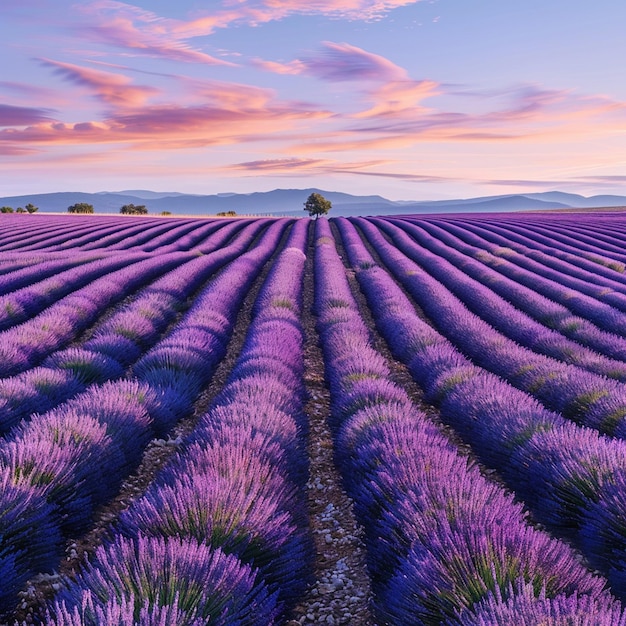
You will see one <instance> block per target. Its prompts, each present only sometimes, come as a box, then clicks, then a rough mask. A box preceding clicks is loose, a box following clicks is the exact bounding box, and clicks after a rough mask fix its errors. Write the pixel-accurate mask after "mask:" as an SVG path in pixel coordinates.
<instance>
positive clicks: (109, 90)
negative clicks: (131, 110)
mask: <svg viewBox="0 0 626 626" xmlns="http://www.w3.org/2000/svg"><path fill="white" fill-rule="evenodd" d="M41 63H42V64H43V65H45V66H47V67H51V68H53V69H54V70H55V72H56V73H57V74H60V75H61V76H63V78H65V79H66V80H68V81H70V82H72V83H74V84H75V85H79V86H81V87H85V88H87V89H89V90H90V91H91V92H93V94H94V95H95V97H96V98H98V99H99V100H102V101H103V102H106V103H107V104H111V105H115V106H131V105H133V106H137V105H140V104H143V103H144V102H145V101H146V100H147V99H148V98H149V97H150V96H154V95H156V94H158V93H159V91H158V90H157V89H154V88H153V87H146V86H135V85H132V84H131V80H130V78H128V77H127V76H123V75H121V74H114V73H112V72H103V71H101V70H94V69H91V68H86V67H80V66H78V65H74V64H72V63H61V62H60V61H52V60H50V59H41Z"/></svg>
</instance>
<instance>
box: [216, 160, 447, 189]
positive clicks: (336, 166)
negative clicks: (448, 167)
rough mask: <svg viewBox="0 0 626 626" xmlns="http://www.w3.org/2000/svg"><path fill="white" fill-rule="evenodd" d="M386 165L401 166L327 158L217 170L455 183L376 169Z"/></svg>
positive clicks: (266, 161)
mask: <svg viewBox="0 0 626 626" xmlns="http://www.w3.org/2000/svg"><path fill="white" fill-rule="evenodd" d="M388 165H395V166H399V165H401V164H398V163H396V162H393V161H385V160H375V161H372V160H369V161H356V162H340V161H336V160H331V159H298V158H284V159H263V160H259V161H246V162H243V163H235V164H232V165H227V166H224V167H222V168H220V169H222V170H224V171H236V172H247V173H249V174H250V175H255V174H273V175H280V176H333V175H355V176H375V177H380V178H390V179H396V180H404V181H409V182H416V183H433V182H434V183H440V182H448V181H452V180H458V179H456V178H451V177H444V176H433V175H426V174H414V173H406V172H398V171H389V170H380V169H378V168H380V167H381V166H383V167H384V166H388ZM373 168H376V169H373Z"/></svg>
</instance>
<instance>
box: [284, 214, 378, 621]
mask: <svg viewBox="0 0 626 626" xmlns="http://www.w3.org/2000/svg"><path fill="white" fill-rule="evenodd" d="M312 228H313V225H312V224H311V240H310V241H311V243H310V245H309V249H308V251H307V265H306V270H305V276H306V280H305V284H304V306H303V315H302V323H303V327H304V332H305V341H306V344H305V345H306V352H305V372H306V374H305V384H306V387H307V391H308V394H309V401H308V402H307V405H306V407H305V410H306V413H307V416H308V418H309V428H310V434H309V445H308V451H309V461H310V477H309V482H308V483H307V490H308V494H307V496H308V504H309V515H310V520H311V528H312V531H313V534H314V538H315V547H316V559H315V572H314V575H315V581H316V582H315V584H314V585H313V587H312V588H311V589H310V590H309V593H308V594H307V595H306V597H305V598H303V600H302V602H301V603H300V604H299V605H298V606H297V607H296V609H295V610H294V615H293V616H292V619H291V620H289V621H287V623H286V626H298V625H301V624H351V625H352V626H375V622H374V621H373V618H372V615H371V613H370V610H369V598H370V586H369V578H368V575H367V570H366V567H365V552H364V547H363V543H362V540H361V535H362V533H361V529H360V527H359V526H358V524H357V522H356V519H355V517H354V515H353V512H352V500H351V499H350V498H349V497H348V495H347V494H346V492H345V491H344V489H343V486H342V484H341V478H340V476H339V474H338V472H337V470H336V469H335V464H334V460H333V443H332V437H331V433H330V430H329V428H328V425H327V418H328V415H329V412H330V394H329V392H328V389H327V387H326V383H325V380H324V360H323V357H322V352H321V349H320V347H319V338H318V335H317V329H316V327H315V323H316V318H315V316H314V315H313V312H312V311H313V300H314V294H313V290H314V285H313V256H314V250H313V244H312V233H313V230H312Z"/></svg>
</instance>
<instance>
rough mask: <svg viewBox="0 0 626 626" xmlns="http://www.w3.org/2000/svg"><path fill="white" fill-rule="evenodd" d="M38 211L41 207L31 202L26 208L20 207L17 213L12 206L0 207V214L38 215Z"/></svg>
mask: <svg viewBox="0 0 626 626" xmlns="http://www.w3.org/2000/svg"><path fill="white" fill-rule="evenodd" d="M38 210H39V207H38V206H35V205H34V204H32V203H30V202H29V203H28V204H27V205H26V206H24V207H21V206H18V207H17V209H15V211H14V210H13V207H10V206H3V207H0V213H36V212H37V211H38Z"/></svg>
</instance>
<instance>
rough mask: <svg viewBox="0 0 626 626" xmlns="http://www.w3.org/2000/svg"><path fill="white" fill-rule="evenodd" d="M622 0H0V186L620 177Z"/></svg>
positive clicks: (462, 189) (584, 183) (463, 192)
mask: <svg viewBox="0 0 626 626" xmlns="http://www.w3.org/2000/svg"><path fill="white" fill-rule="evenodd" d="M625 23H626V2H624V1H623V0H594V1H593V2H591V1H590V0H581V1H580V2H573V1H572V0H523V1H522V0H517V1H512V0H250V1H243V0H203V1H196V0H176V1H175V2H174V1H173V0H132V1H130V2H119V1H117V0H87V1H85V2H74V1H72V0H20V1H19V2H8V1H5V2H2V3H0V42H1V43H0V46H1V48H0V50H1V54H2V57H1V58H2V70H1V71H0V196H12V195H24V194H31V193H32V194H35V193H48V192H55V191H84V192H98V191H121V190H128V189H148V190H153V191H164V192H165V191H175V192H182V193H196V194H214V193H233V192H235V193H251V192H255V191H269V190H272V189H277V188H289V189H303V188H309V187H317V188H319V189H324V190H329V191H342V192H346V193H353V194H357V195H369V194H379V195H381V196H384V197H386V198H389V199H391V200H440V199H453V198H468V197H478V196H489V195H501V194H509V193H529V192H534V193H536V192H542V191H550V190H560V191H565V192H570V193H578V194H582V195H585V196H591V195H597V194H620V195H626V71H625V70H624V64H625V59H626V36H624V32H623V29H624V24H625Z"/></svg>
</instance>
